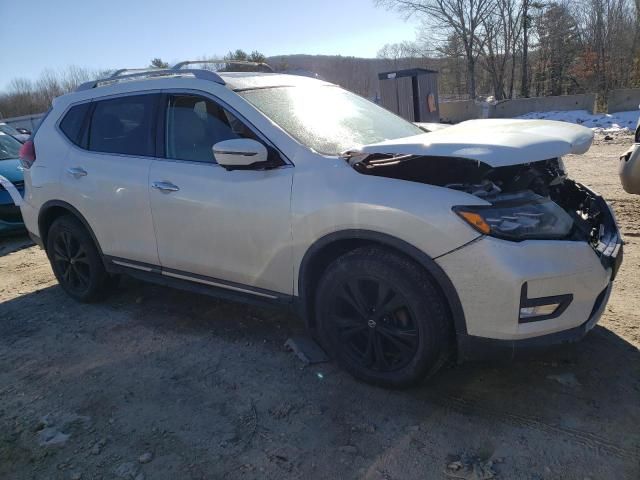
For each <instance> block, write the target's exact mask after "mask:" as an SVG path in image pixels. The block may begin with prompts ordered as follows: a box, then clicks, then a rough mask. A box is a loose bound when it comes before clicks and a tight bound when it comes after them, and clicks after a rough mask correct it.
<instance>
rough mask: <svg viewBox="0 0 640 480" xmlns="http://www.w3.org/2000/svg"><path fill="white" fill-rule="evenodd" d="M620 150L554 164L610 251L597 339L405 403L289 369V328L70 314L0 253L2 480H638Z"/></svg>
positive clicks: (629, 223) (195, 310)
mask: <svg viewBox="0 0 640 480" xmlns="http://www.w3.org/2000/svg"><path fill="white" fill-rule="evenodd" d="M630 142H631V139H630V137H628V136H627V137H619V138H616V139H614V140H613V141H612V142H605V141H603V140H602V139H599V140H598V142H597V143H596V145H595V146H594V147H593V148H592V150H591V151H590V152H589V153H588V154H587V155H586V156H582V157H573V158H568V159H567V161H566V164H567V166H568V169H569V172H570V174H571V176H573V177H575V178H577V179H579V180H580V181H582V182H584V183H586V184H588V185H590V186H591V187H593V188H595V189H596V190H597V191H599V192H601V193H602V194H604V195H605V196H606V198H608V199H609V200H610V201H611V202H612V203H613V205H614V207H615V210H616V212H617V216H618V220H619V223H620V226H621V228H622V231H623V233H624V235H625V237H626V246H625V261H624V264H623V266H622V269H621V271H620V273H619V275H618V278H617V280H616V285H615V288H614V292H613V296H612V299H611V301H610V303H609V305H608V307H607V311H606V313H605V315H604V317H603V318H602V320H601V322H600V325H599V326H597V327H596V328H595V329H594V330H593V331H592V332H591V333H590V334H589V335H588V336H587V338H585V340H584V341H583V342H581V343H579V344H577V345H575V346H572V347H570V348H567V349H564V350H563V351H562V352H560V353H554V354H547V355H544V356H542V357H541V358H540V359H537V360H532V361H527V362H520V363H514V364H507V365H487V364H464V365H459V366H455V365H453V366H449V367H447V368H446V369H445V370H443V371H442V372H440V373H439V374H438V375H437V376H436V377H435V378H433V379H431V380H430V381H428V382H427V383H425V384H424V385H422V386H421V387H419V388H415V389H412V390H408V391H388V390H383V389H379V388H374V387H370V386H368V385H364V384H362V383H358V382H357V381H355V380H353V379H352V378H351V377H349V376H348V375H347V374H345V373H344V372H342V371H341V370H339V369H338V368H337V367H336V366H335V365H334V364H332V363H325V364H318V365H314V366H310V367H304V366H303V364H302V363H301V362H300V361H299V360H298V358H296V357H295V356H294V355H293V354H292V353H290V352H287V351H286V350H285V348H284V343H285V341H286V340H287V338H288V337H290V336H291V335H292V334H296V333H299V332H301V330H302V327H301V322H300V321H299V320H298V319H296V318H295V317H294V316H293V315H291V314H288V313H286V312H280V311H276V310H266V309H259V308H255V307H246V306H242V305H238V304H234V303H229V302H224V301H218V300H215V299H212V298H208V297H204V296H198V295H195V294H189V293H185V292H180V291H174V290H170V289H167V288H162V287H157V286H153V285H148V284H143V283H141V282H137V281H134V280H131V279H126V280H124V281H123V282H122V284H121V286H120V288H119V289H118V291H117V292H116V293H115V295H113V296H112V297H110V298H109V299H108V300H107V301H106V302H104V303H101V304H96V305H80V304H78V303H75V302H74V301H73V300H71V299H69V298H68V297H67V296H66V295H65V294H64V293H63V292H62V291H61V289H60V288H59V287H58V286H57V284H56V282H55V281H54V278H53V275H52V273H51V270H50V267H49V265H48V263H47V260H46V258H45V254H44V253H43V252H42V251H41V250H40V249H38V248H37V247H35V246H33V245H32V244H31V243H30V242H29V240H28V239H27V238H26V237H13V238H10V239H4V240H0V478H2V479H31V478H34V479H43V478H46V479H80V478H81V479H111V478H124V479H126V478H132V479H134V478H135V479H138V480H142V479H144V478H146V479H205V478H206V479H214V478H248V479H251V478H267V479H280V478H307V479H308V478H326V479H335V478H370V479H432V478H435V479H438V478H474V479H484V478H493V477H496V478H503V479H532V480H533V479H579V480H585V479H594V480H595V479H638V478H640V351H639V349H638V347H639V346H640V274H639V272H640V269H639V267H640V197H633V196H631V195H627V194H625V193H624V192H623V191H622V189H621V187H620V185H619V183H618V178H617V173H616V164H617V156H618V154H619V153H621V151H622V150H624V149H625V148H626V146H627V145H629V143H630Z"/></svg>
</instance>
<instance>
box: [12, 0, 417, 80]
mask: <svg viewBox="0 0 640 480" xmlns="http://www.w3.org/2000/svg"><path fill="white" fill-rule="evenodd" d="M0 18H2V22H1V23H2V28H1V29H0V45H2V49H0V91H4V90H6V89H7V86H8V84H9V81H10V80H11V79H12V78H16V77H22V78H28V79H31V80H34V79H36V78H37V77H38V76H39V75H40V73H41V72H42V71H44V70H46V69H52V70H59V69H63V68H65V67H67V66H69V65H75V66H80V67H87V68H90V69H96V70H97V69H112V68H125V67H129V68H134V67H144V66H146V65H148V63H149V61H150V60H151V59H152V58H154V57H160V58H162V59H163V60H165V61H168V62H169V63H172V62H177V61H180V60H187V59H194V58H200V57H202V56H205V55H207V56H212V55H218V54H219V55H224V54H225V53H227V52H228V51H229V50H235V49H238V48H241V49H243V50H245V51H248V52H250V51H252V50H258V51H260V52H262V53H264V54H265V55H267V56H271V55H284V54H295V53H307V54H327V55H350V56H360V57H375V55H376V53H377V51H378V50H379V49H380V48H381V47H382V46H383V45H384V44H386V43H396V42H401V41H404V40H414V39H415V29H416V25H417V24H416V22H414V21H412V20H409V21H405V19H404V18H403V17H402V16H401V15H400V14H398V13H397V12H393V11H388V10H386V9H384V8H382V7H376V5H375V3H374V1H373V0H321V1H316V0H307V1H297V2H296V1H285V0H263V1H259V0H248V1H241V0H234V1H220V0H208V1H207V0H153V1H149V0H147V1H142V0H32V1H29V2H19V1H15V0H0Z"/></svg>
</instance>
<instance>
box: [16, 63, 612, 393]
mask: <svg viewBox="0 0 640 480" xmlns="http://www.w3.org/2000/svg"><path fill="white" fill-rule="evenodd" d="M425 130H426V131H425ZM428 130H433V131H428ZM591 141H592V133H591V131H590V130H588V129H586V128H583V127H580V126H576V125H570V124H566V123H559V122H549V121H536V120H477V121H469V122H464V123H461V124H458V125H455V126H451V127H448V128H437V129H436V128H435V127H433V126H431V127H430V126H429V125H420V126H418V125H415V124H412V123H409V122H407V121H405V120H403V119H402V118H399V117H397V116H396V115H394V114H392V113H390V112H388V111H387V110H385V109H383V108H381V107H378V106H376V105H375V104H373V103H371V102H369V101H367V100H365V99H363V98H361V97H359V96H357V95H354V94H352V93H350V92H347V91H345V90H343V89H341V88H339V87H337V86H335V85H332V84H330V83H327V82H323V81H319V80H316V79H310V78H305V77H297V76H290V75H280V74H273V73H256V72H235V73H233V72H226V73H222V72H218V73H214V72H211V71H208V70H198V69H178V68H175V67H174V69H167V70H161V71H153V72H137V73H134V74H122V75H118V76H115V77H111V78H107V79H102V80H97V81H94V82H90V83H88V84H85V85H83V86H81V87H80V88H79V89H78V90H77V91H75V92H73V93H71V94H68V95H64V96H62V97H60V98H57V99H56V100H55V101H54V104H53V108H52V110H51V111H50V112H49V114H48V115H47V116H46V118H45V119H44V120H43V122H42V123H41V126H40V128H39V129H38V130H37V132H36V133H35V134H34V136H33V137H32V140H30V141H29V142H27V143H26V144H25V145H24V147H23V149H22V162H23V165H24V167H25V172H24V173H25V183H26V195H25V199H24V203H23V206H22V213H23V216H24V221H25V224H26V226H27V228H28V230H29V231H30V233H31V235H32V237H33V238H34V240H35V241H36V242H38V243H39V244H40V245H42V246H43V247H44V248H45V249H46V251H47V254H48V256H49V258H50V260H51V265H52V267H53V271H54V273H55V275H56V277H57V279H58V281H59V282H60V285H61V286H62V287H63V288H64V290H65V291H66V292H67V293H68V294H69V295H71V296H72V297H73V298H75V299H77V300H80V301H93V300H96V299H98V298H100V297H102V296H103V295H104V294H105V292H106V291H107V290H108V287H109V285H110V284H111V283H113V280H114V279H115V278H117V276H118V275H119V274H122V273H126V274H130V275H132V276H135V277H139V278H142V279H146V280H150V281H155V282H160V283H163V284H169V285H173V286H176V287H181V288H188V289H191V290H195V291H198V292H205V293H213V294H215V295H221V296H224V297H228V298H232V299H242V300H247V301H258V302H269V303H280V304H286V305H291V306H292V307H294V308H295V309H296V310H297V311H298V312H299V313H300V315H301V316H302V317H303V318H304V319H305V321H306V323H307V325H308V327H309V329H310V330H311V332H312V333H313V334H314V335H315V337H316V338H317V339H319V341H320V342H321V343H322V345H323V346H324V347H325V349H327V351H328V352H329V353H330V354H331V355H332V357H333V358H335V359H336V360H337V361H338V362H339V363H340V364H341V365H342V366H343V367H344V368H346V369H347V370H348V371H349V372H351V373H352V374H353V375H355V376H356V377H358V378H360V379H363V380H365V381H368V382H372V383H376V384H379V385H385V386H392V387H401V386H406V385H409V384H412V383H415V382H416V381H418V380H420V379H422V378H424V377H425V376H426V375H427V374H428V373H429V372H433V371H435V370H436V369H437V368H438V367H439V366H440V365H442V362H443V361H444V360H445V359H446V358H449V357H451V356H452V355H456V356H457V358H458V359H461V360H462V359H468V358H472V357H477V356H479V355H483V356H484V355H486V354H487V353H499V352H500V353H506V355H507V356H508V357H510V358H511V357H513V356H514V354H515V353H516V352H518V351H520V350H522V349H525V350H526V349H528V347H535V346H540V345H548V344H557V343H564V342H568V341H574V340H577V339H578V338H581V337H582V336H583V335H584V334H585V333H586V332H587V331H588V330H589V329H590V328H591V327H593V325H594V324H595V323H596V322H597V321H598V319H599V317H600V315H601V313H602V311H603V309H604V307H605V304H606V302H607V299H608V297H609V293H610V291H611V283H612V279H613V277H614V276H615V273H616V270H617V268H618V266H619V264H620V261H621V258H622V254H621V253H622V249H621V245H622V241H621V238H620V234H619V232H618V228H617V226H616V223H615V220H614V217H613V215H612V213H611V210H610V209H609V207H608V205H607V203H606V202H605V201H604V200H603V199H602V198H601V197H600V196H598V195H597V194H595V193H593V192H591V191H590V190H588V189H587V188H585V187H584V186H582V185H580V184H578V183H575V182H574V181H572V180H569V179H568V178H566V175H565V172H564V167H563V164H562V160H561V156H562V155H565V154H569V153H583V152H584V151H586V150H587V149H588V148H589V146H590V144H591ZM36 152H37V157H36Z"/></svg>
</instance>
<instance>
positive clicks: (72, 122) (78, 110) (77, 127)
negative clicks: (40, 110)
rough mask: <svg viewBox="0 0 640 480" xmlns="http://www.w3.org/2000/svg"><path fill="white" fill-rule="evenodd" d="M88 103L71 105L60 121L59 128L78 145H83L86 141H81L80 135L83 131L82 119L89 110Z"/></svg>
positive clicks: (83, 119)
mask: <svg viewBox="0 0 640 480" xmlns="http://www.w3.org/2000/svg"><path fill="white" fill-rule="evenodd" d="M90 105H91V104H89V103H83V104H82V105H76V106H75V107H71V109H70V110H69V111H68V112H67V114H66V115H65V116H64V118H63V119H62V122H60V130H62V132H63V133H64V134H65V136H66V137H67V138H68V139H69V140H70V141H72V142H73V143H75V144H76V145H78V146H80V147H85V146H86V145H84V144H85V143H86V141H85V142H83V141H82V139H81V136H82V133H83V131H84V129H83V126H84V121H85V118H87V111H88V110H89V106H90Z"/></svg>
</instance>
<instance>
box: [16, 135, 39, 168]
mask: <svg viewBox="0 0 640 480" xmlns="http://www.w3.org/2000/svg"><path fill="white" fill-rule="evenodd" d="M19 155H20V163H21V164H22V166H23V167H24V168H31V165H33V162H35V161H36V147H35V145H34V144H33V140H27V141H26V142H24V143H23V144H22V146H21V147H20V153H19Z"/></svg>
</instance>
